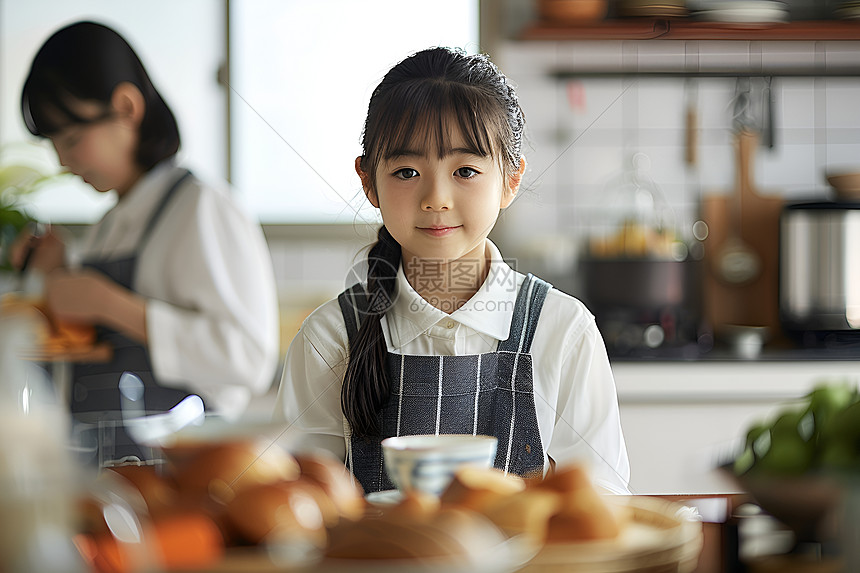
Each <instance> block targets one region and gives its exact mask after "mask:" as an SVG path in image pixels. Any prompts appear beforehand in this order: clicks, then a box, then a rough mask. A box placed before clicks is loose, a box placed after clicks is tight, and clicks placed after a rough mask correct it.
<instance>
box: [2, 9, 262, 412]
mask: <svg viewBox="0 0 860 573" xmlns="http://www.w3.org/2000/svg"><path fill="white" fill-rule="evenodd" d="M21 105H22V112H23V115H24V121H25V122H26V124H27V127H28V129H29V130H30V132H31V133H33V134H35V135H39V136H42V137H47V138H48V139H50V140H51V142H52V143H53V144H54V147H55V149H56V151H57V155H58V156H59V159H60V162H61V163H62V164H63V165H64V166H65V167H66V169H67V170H69V171H71V172H72V173H74V174H76V175H78V176H80V177H81V178H82V179H83V180H84V181H85V182H87V183H88V184H89V185H91V186H92V187H93V188H95V189H96V190H97V191H99V192H101V193H105V192H108V191H111V190H114V191H115V192H116V194H117V197H118V200H117V203H116V205H115V206H114V207H113V208H112V209H111V210H110V211H109V212H108V213H107V214H106V215H105V216H104V218H103V219H102V220H101V221H99V222H98V223H96V224H95V225H94V226H93V227H92V228H91V229H89V231H88V234H87V235H86V237H85V239H84V241H83V245H82V247H83V248H82V253H81V254H82V257H81V261H80V265H72V264H68V263H67V261H65V259H66V257H65V252H64V247H63V244H62V242H61V241H59V240H58V239H57V237H56V236H55V235H52V234H48V235H46V236H43V237H40V238H38V239H32V240H31V241H30V242H29V244H30V245H31V247H32V248H33V249H34V250H33V253H32V255H31V256H30V264H29V268H31V269H37V270H39V271H42V272H44V273H45V276H46V279H45V293H44V294H45V302H46V305H47V308H48V310H49V311H50V313H51V314H52V315H53V316H55V317H57V319H59V320H64V321H69V322H77V323H86V324H93V325H96V326H97V327H98V329H99V333H100V338H101V339H102V340H105V341H108V342H110V343H111V345H112V346H113V359H112V360H111V361H110V362H109V363H106V364H80V365H76V366H75V368H74V374H73V381H72V387H71V396H70V397H69V398H70V401H71V408H72V412H73V413H74V414H75V416H76V417H77V418H78V419H79V420H84V421H94V420H102V419H108V418H110V417H112V416H115V415H116V414H117V413H118V412H119V411H120V410H121V408H122V401H121V394H120V392H119V391H118V383H119V379H120V376H121V375H122V373H123V372H126V371H130V372H133V373H135V374H136V375H137V376H138V377H139V378H140V380H141V381H142V382H143V384H144V386H145V392H144V394H143V399H144V405H145V408H146V409H147V410H150V411H152V410H156V411H165V410H168V409H169V408H171V407H172V406H174V405H175V404H176V403H177V402H179V401H180V400H182V399H183V398H184V397H185V396H187V395H189V394H197V395H199V396H201V397H202V398H203V400H204V402H205V404H206V409H207V410H211V411H213V412H216V413H220V414H222V415H225V416H227V417H235V416H238V415H239V414H240V413H241V412H242V411H243V410H244V408H245V407H246V405H247V404H248V402H249V400H250V398H251V396H252V395H253V394H259V393H262V392H264V391H266V390H267V389H268V388H269V386H270V383H271V382H272V380H273V377H274V375H275V370H276V366H277V361H278V348H279V341H278V336H279V334H278V323H277V321H278V309H277V298H276V289H275V283H274V275H273V272H272V266H271V257H270V255H269V251H268V249H267V245H266V242H265V238H264V236H263V234H262V231H261V229H260V226H259V224H257V223H256V222H254V221H252V220H251V219H250V218H248V217H247V216H246V215H245V214H244V213H242V212H241V211H240V210H239V208H238V207H237V205H236V204H235V203H234V201H233V200H232V199H231V197H230V196H229V195H228V194H227V193H226V192H225V191H224V190H221V189H216V188H213V187H211V186H209V185H207V184H206V183H204V182H203V181H201V180H200V179H198V178H196V177H195V176H194V175H192V174H191V173H190V172H189V171H188V170H187V169H185V168H183V167H180V166H178V165H177V164H176V163H175V156H176V153H177V151H178V150H179V144H180V138H179V130H178V127H177V123H176V119H175V118H174V116H173V113H172V112H171V111H170V109H169V108H168V106H167V104H166V103H165V101H164V100H163V99H162V97H161V96H160V95H159V93H158V91H157V90H156V89H155V87H154V86H153V84H152V82H151V80H150V78H149V75H148V74H147V72H146V70H145V69H144V67H143V65H142V64H141V62H140V59H139V58H138V56H137V55H136V54H135V52H134V50H133V49H132V48H131V46H129V44H128V43H127V42H126V41H125V40H124V39H123V38H122V37H121V36H120V35H119V34H118V33H116V32H115V31H113V30H112V29H110V28H107V27H105V26H103V25H100V24H96V23H92V22H79V23H75V24H72V25H70V26H68V27H65V28H63V29H61V30H59V31H57V32H56V33H55V34H54V35H52V36H51V37H50V38H49V39H48V40H47V41H46V42H45V44H44V45H43V46H42V47H41V49H40V50H39V52H38V54H37V55H36V57H35V59H34V60H33V63H32V67H31V69H30V73H29V76H28V77H27V80H26V82H25V84H24V88H23V92H22V99H21ZM17 255H18V262H19V263H20V262H21V261H22V260H23V258H24V257H23V255H22V253H20V252H19V253H18V254H17Z"/></svg>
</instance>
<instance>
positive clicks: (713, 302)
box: [701, 130, 783, 340]
mask: <svg viewBox="0 0 860 573" xmlns="http://www.w3.org/2000/svg"><path fill="white" fill-rule="evenodd" d="M758 143H759V137H758V134H757V133H755V132H753V131H749V130H742V131H740V132H738V134H737V137H736V141H735V145H736V155H737V162H738V165H737V181H736V185H735V188H734V189H733V190H732V191H731V193H729V194H728V195H705V196H704V197H703V198H702V213H701V214H702V219H703V220H704V221H705V223H707V225H708V237H707V239H705V241H704V246H705V263H706V264H705V268H706V270H705V276H704V281H703V295H704V313H705V318H706V319H707V320H708V321H709V323H710V324H711V326H712V327H713V328H714V332H715V335H716V337H717V340H720V338H721V337H723V336H725V334H724V330H725V326H726V325H743V326H766V327H768V328H769V333H770V338H771V339H773V338H776V337H778V336H779V333H780V324H779V300H778V289H779V217H780V213H781V211H782V206H783V199H782V197H779V196H766V195H761V194H759V193H758V192H757V190H756V187H755V185H754V183H753V164H754V160H755V150H756V148H757V146H758ZM732 234H734V235H735V236H737V237H739V238H740V239H741V241H743V243H744V244H745V245H746V246H748V248H749V249H750V250H751V251H752V252H754V253H755V255H756V256H757V258H758V262H759V269H758V272H757V273H756V274H755V276H754V277H753V278H751V279H750V280H748V281H747V282H743V283H737V282H732V281H730V280H727V279H726V276H725V273H724V272H723V271H722V267H721V257H722V255H723V254H724V253H725V247H726V241H727V239H728V238H729V237H731V236H732Z"/></svg>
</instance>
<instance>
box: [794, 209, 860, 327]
mask: <svg viewBox="0 0 860 573" xmlns="http://www.w3.org/2000/svg"><path fill="white" fill-rule="evenodd" d="M779 263H780V264H779V312H780V321H781V323H782V325H783V327H784V328H785V329H786V330H788V331H794V332H810V331H812V332H816V331H817V332H845V331H848V332H857V333H860V203H843V202H814V203H795V204H789V205H786V206H785V208H784V209H783V211H782V214H781V217H780V248H779Z"/></svg>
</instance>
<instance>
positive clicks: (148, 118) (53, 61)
mask: <svg viewBox="0 0 860 573" xmlns="http://www.w3.org/2000/svg"><path fill="white" fill-rule="evenodd" d="M122 82H130V83H132V84H134V85H135V86H136V87H137V88H138V89H139V90H140V92H141V93H142V94H143V99H144V101H145V103H146V110H145V113H144V116H143V119H142V120H141V123H140V128H139V141H138V147H137V152H136V156H135V160H136V162H137V164H138V165H139V166H140V167H141V168H142V169H143V170H144V171H148V170H149V169H151V168H152V167H153V166H154V165H155V164H156V163H158V162H159V161H161V160H162V159H166V158H168V157H172V156H173V155H175V154H176V152H177V151H178V150H179V144H180V139H179V127H178V126H177V124H176V118H175V117H174V115H173V112H172V111H170V108H169V107H168V106H167V103H166V102H165V101H164V99H163V98H162V97H161V95H160V94H159V93H158V90H156V89H155V86H154V85H153V84H152V80H150V79H149V74H147V73H146V70H145V69H144V67H143V64H142V63H141V61H140V58H138V56H137V54H136V53H135V52H134V50H133V49H132V47H131V46H130V45H129V44H128V42H126V41H125V39H124V38H123V37H122V36H120V35H119V34H118V33H117V32H115V31H114V30H112V29H110V28H108V27H107V26H104V25H102V24H97V23H95V22H77V23H75V24H71V25H69V26H66V27H65V28H62V29H60V30H58V31H57V32H55V33H54V34H53V35H52V36H51V37H50V38H48V40H47V41H45V43H44V44H43V45H42V47H41V48H40V49H39V52H38V53H37V54H36V57H35V58H33V63H32V65H31V66H30V73H29V74H28V76H27V79H26V81H25V82H24V88H23V90H22V92H21V111H22V113H23V115H24V123H26V125H27V129H29V130H30V133H32V134H33V135H38V136H41V137H49V136H51V135H54V134H56V133H58V132H59V131H60V130H62V129H64V128H66V127H69V126H71V125H79V124H87V123H93V122H96V121H100V120H103V119H105V118H107V117H109V114H110V101H111V96H112V95H113V91H114V89H115V88H116V86H117V85H118V84H120V83H122ZM82 101H88V102H98V103H100V104H101V105H102V106H103V113H102V114H99V115H97V116H96V117H83V116H81V115H80V114H79V113H77V112H76V111H75V103H76V102H82Z"/></svg>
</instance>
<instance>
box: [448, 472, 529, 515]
mask: <svg viewBox="0 0 860 573" xmlns="http://www.w3.org/2000/svg"><path fill="white" fill-rule="evenodd" d="M525 488H526V482H525V481H524V480H523V478H521V477H519V476H516V475H513V474H507V475H506V474H505V473H504V472H503V471H501V470H499V469H496V468H481V467H476V466H465V467H463V468H460V469H459V470H457V472H456V473H455V474H454V478H453V480H451V483H450V485H449V486H448V487H447V488H446V489H445V491H444V492H442V496H441V500H442V504H443V505H446V506H447V505H453V506H458V507H467V508H470V509H474V510H476V511H478V512H483V510H484V509H485V508H486V507H488V506H490V505H492V504H494V503H497V502H499V501H501V500H503V499H505V498H507V497H510V496H512V495H515V494H518V493H520V492H522V491H523V490H525Z"/></svg>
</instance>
